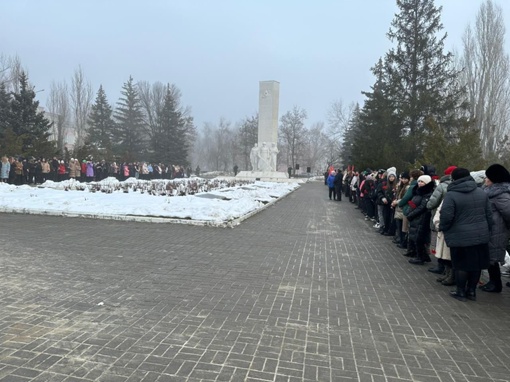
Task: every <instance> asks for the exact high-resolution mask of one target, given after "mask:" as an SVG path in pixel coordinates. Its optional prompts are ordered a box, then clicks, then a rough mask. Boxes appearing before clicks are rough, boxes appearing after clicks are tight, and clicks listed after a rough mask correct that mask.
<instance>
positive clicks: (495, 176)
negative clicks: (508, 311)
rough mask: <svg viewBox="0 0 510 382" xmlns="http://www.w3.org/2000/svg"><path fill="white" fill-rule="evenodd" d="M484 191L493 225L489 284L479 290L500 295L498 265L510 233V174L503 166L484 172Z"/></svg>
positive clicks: (501, 261)
mask: <svg viewBox="0 0 510 382" xmlns="http://www.w3.org/2000/svg"><path fill="white" fill-rule="evenodd" d="M484 191H485V193H486V194H487V196H488V197H489V201H490V204H491V210H492V220H493V221H494V225H493V226H492V231H491V237H490V241H489V254H490V266H489V269H488V271H489V282H488V283H487V284H485V285H484V286H482V287H481V290H482V291H484V292H492V293H500V292H501V290H502V289H503V283H502V282H501V271H500V268H499V265H500V263H501V264H502V263H504V262H505V253H506V246H507V243H508V237H509V233H510V232H509V229H508V228H507V227H510V173H509V172H508V170H507V169H506V168H505V167H504V166H502V165H500V164H493V165H491V166H489V167H488V168H487V170H485V189H484Z"/></svg>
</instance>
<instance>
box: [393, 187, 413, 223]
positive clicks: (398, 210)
mask: <svg viewBox="0 0 510 382" xmlns="http://www.w3.org/2000/svg"><path fill="white" fill-rule="evenodd" d="M409 187H410V186H409V183H408V184H406V185H404V184H401V185H400V186H399V187H398V188H397V191H396V195H395V198H396V201H395V202H396V203H397V205H396V206H395V215H394V219H398V220H404V211H403V210H402V207H399V205H398V202H400V200H402V198H403V197H404V195H405V194H406V192H407V190H408V189H409Z"/></svg>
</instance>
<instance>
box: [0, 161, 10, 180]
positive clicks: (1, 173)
mask: <svg viewBox="0 0 510 382" xmlns="http://www.w3.org/2000/svg"><path fill="white" fill-rule="evenodd" d="M9 171H11V164H10V163H9V162H5V163H4V162H2V169H1V170H0V178H2V179H9Z"/></svg>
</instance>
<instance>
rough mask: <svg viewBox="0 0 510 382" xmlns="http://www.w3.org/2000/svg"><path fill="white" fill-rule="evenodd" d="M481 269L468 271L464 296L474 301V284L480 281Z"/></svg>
mask: <svg viewBox="0 0 510 382" xmlns="http://www.w3.org/2000/svg"><path fill="white" fill-rule="evenodd" d="M481 273H482V271H476V272H469V273H468V280H467V288H466V297H467V299H468V300H471V301H476V286H477V285H478V281H480V275H481Z"/></svg>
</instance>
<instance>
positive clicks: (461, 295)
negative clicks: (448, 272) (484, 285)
mask: <svg viewBox="0 0 510 382" xmlns="http://www.w3.org/2000/svg"><path fill="white" fill-rule="evenodd" d="M454 272H455V282H456V283H457V288H456V289H455V290H452V291H451V292H450V296H452V297H453V298H455V299H457V300H459V301H466V285H467V283H468V273H467V272H466V271H459V270H454Z"/></svg>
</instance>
